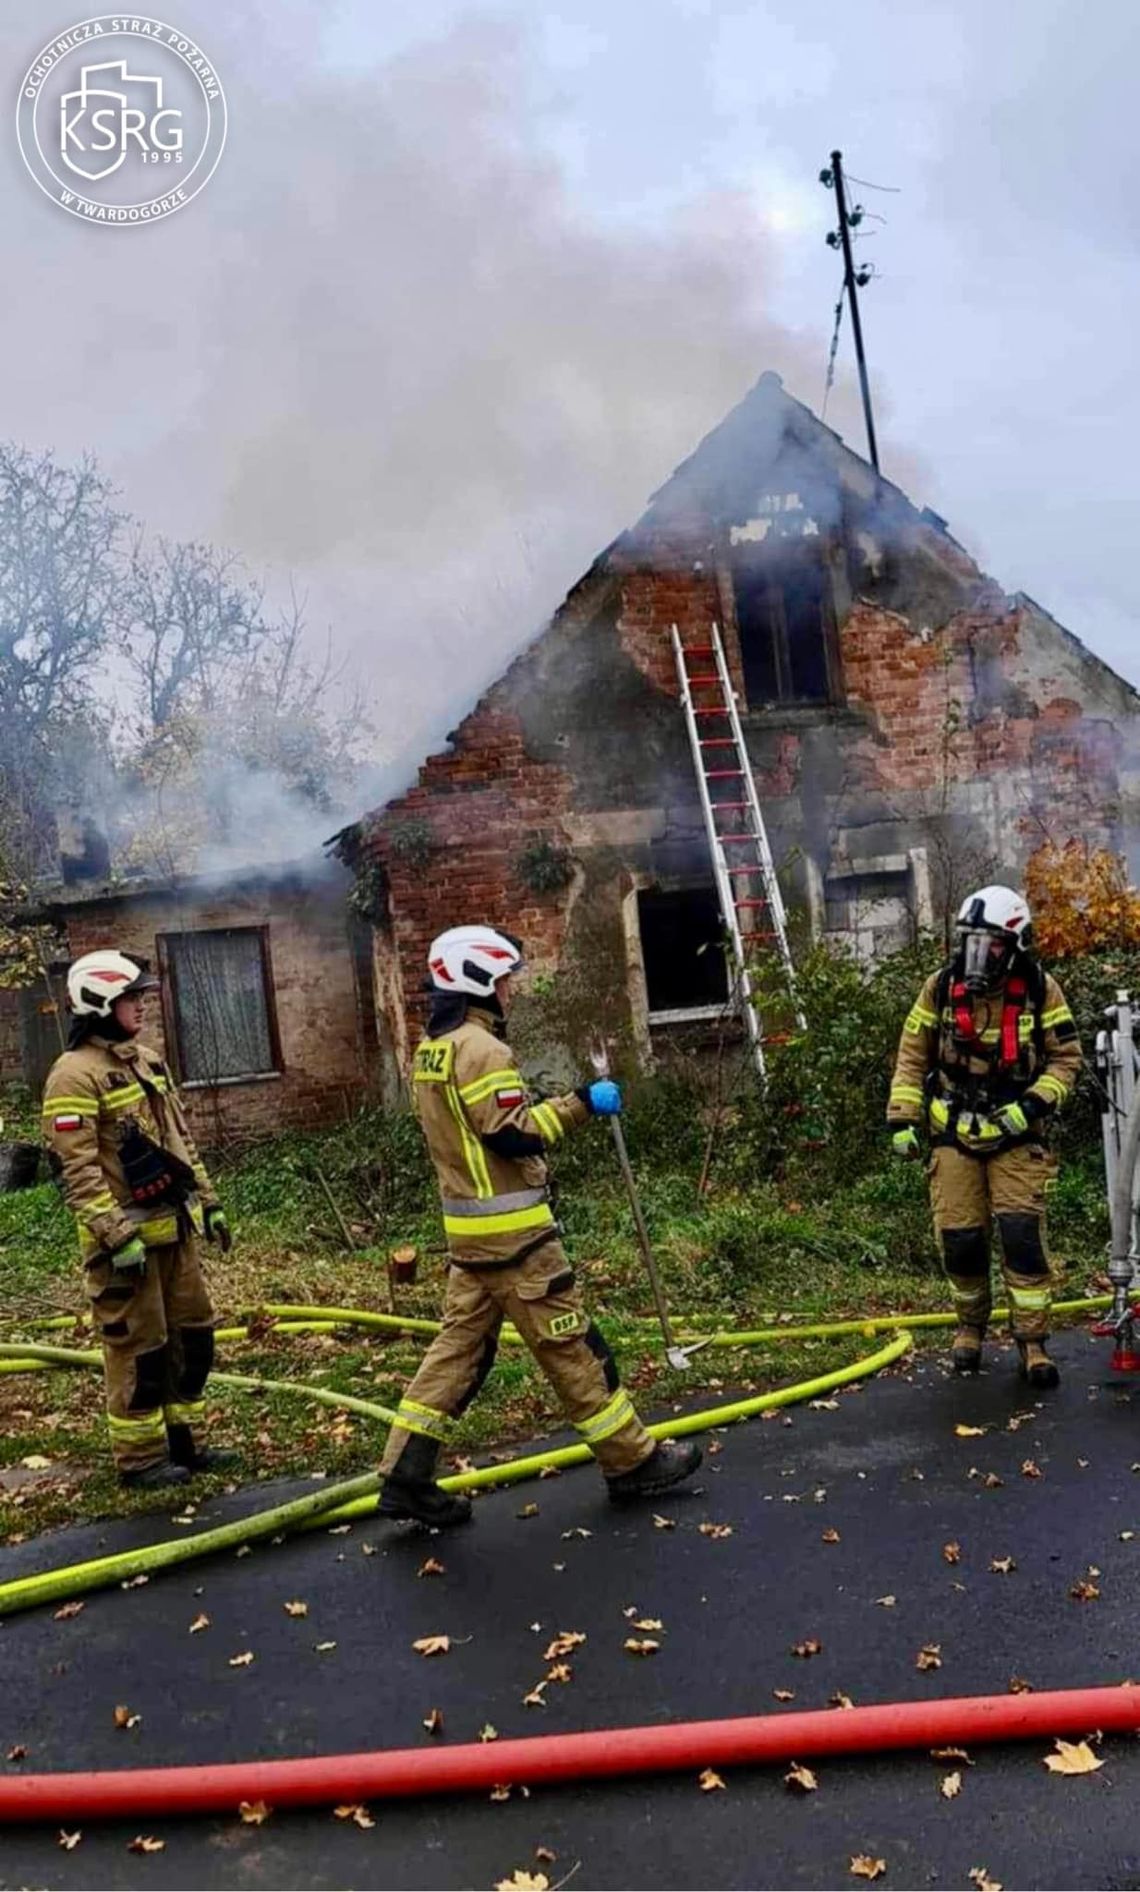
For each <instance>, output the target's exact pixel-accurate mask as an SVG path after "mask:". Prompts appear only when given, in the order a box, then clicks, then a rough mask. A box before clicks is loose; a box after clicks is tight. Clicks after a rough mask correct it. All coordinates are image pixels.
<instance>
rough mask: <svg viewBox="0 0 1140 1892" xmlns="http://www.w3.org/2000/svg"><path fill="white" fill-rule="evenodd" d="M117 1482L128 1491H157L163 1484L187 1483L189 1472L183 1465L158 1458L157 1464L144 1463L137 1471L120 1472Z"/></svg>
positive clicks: (188, 1481)
mask: <svg viewBox="0 0 1140 1892" xmlns="http://www.w3.org/2000/svg"><path fill="white" fill-rule="evenodd" d="M119 1483H120V1484H121V1485H125V1486H126V1487H127V1489H128V1491H159V1490H161V1489H162V1487H163V1486H164V1485H188V1484H189V1483H190V1474H189V1472H188V1471H187V1470H186V1467H185V1465H174V1464H172V1463H171V1461H170V1459H168V1458H160V1459H159V1461H158V1463H157V1465H144V1466H143V1467H142V1469H141V1470H140V1471H137V1472H120V1473H119Z"/></svg>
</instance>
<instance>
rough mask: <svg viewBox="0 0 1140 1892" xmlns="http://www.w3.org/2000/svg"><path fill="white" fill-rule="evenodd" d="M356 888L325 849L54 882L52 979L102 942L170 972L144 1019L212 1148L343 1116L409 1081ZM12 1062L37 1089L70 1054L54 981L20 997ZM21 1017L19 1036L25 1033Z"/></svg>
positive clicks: (47, 910) (43, 898)
mask: <svg viewBox="0 0 1140 1892" xmlns="http://www.w3.org/2000/svg"><path fill="white" fill-rule="evenodd" d="M350 889H351V882H350V880H349V877H348V875H347V874H346V872H345V871H344V869H343V868H342V867H341V866H340V865H339V864H338V863H336V862H334V861H329V860H327V859H325V858H324V857H323V856H318V857H317V859H316V860H308V861H303V862H297V863H293V864H290V865H289V866H280V867H268V868H244V869H242V870H241V871H240V872H238V871H231V872H228V873H226V874H224V875H212V876H210V877H209V878H208V879H207V878H205V877H202V878H195V877H193V876H188V877H185V878H182V877H180V878H179V879H178V880H177V881H173V882H172V881H169V880H144V879H137V880H133V879H127V880H120V881H117V882H114V881H113V882H103V883H100V882H93V881H88V880H82V879H81V880H78V881H76V882H75V884H73V885H63V886H60V887H59V888H56V889H52V890H47V889H42V890H40V892H39V894H38V896H37V904H36V909H35V917H36V918H37V919H38V920H40V921H41V922H46V923H48V924H50V925H51V926H52V927H53V928H54V929H55V932H56V935H57V938H58V941H59V957H58V959H57V960H56V962H55V964H54V966H53V968H52V983H53V986H54V987H55V988H56V991H57V995H58V998H59V1000H60V1001H61V1002H62V997H63V994H62V976H61V975H62V973H63V971H64V969H65V968H66V965H67V963H68V962H69V961H70V960H71V959H73V958H76V957H78V955H79V954H80V953H85V952H90V951H91V950H92V949H93V948H95V947H97V946H112V945H113V946H116V947H119V948H121V949H122V950H123V951H125V952H128V953H137V954H141V955H143V956H144V957H145V958H147V959H148V960H149V961H150V963H151V965H152V966H153V967H155V969H156V970H158V971H159V972H160V973H161V974H162V975H163V988H162V993H161V998H160V1000H157V1001H155V1002H154V1004H153V1013H152V1017H151V1018H150V1020H149V1021H148V1024H147V1026H146V1028H145V1032H146V1035H147V1037H148V1039H149V1041H150V1042H151V1043H154V1044H156V1045H157V1046H158V1047H159V1048H160V1049H161V1050H162V1051H163V1052H164V1055H165V1056H166V1058H167V1059H168V1061H169V1063H170V1065H171V1067H172V1069H173V1071H174V1073H175V1075H176V1077H177V1079H178V1082H179V1084H180V1086H181V1088H182V1091H183V1094H184V1096H185V1099H186V1103H187V1106H188V1108H189V1112H190V1116H191V1120H192V1122H193V1124H194V1128H195V1131H196V1133H199V1134H200V1135H201V1138H202V1140H203V1141H204V1142H205V1143H206V1144H207V1145H209V1146H211V1147H215V1148H216V1147H218V1146H219V1145H221V1144H222V1143H229V1142H232V1141H234V1140H235V1139H236V1140H244V1139H246V1138H249V1139H253V1138H257V1137H262V1136H272V1135H274V1134H275V1133H276V1132H278V1131H280V1130H284V1129H294V1128H297V1129H305V1128H309V1127H312V1126H315V1125H318V1124H322V1123H329V1122H335V1121H336V1120H337V1119H338V1118H340V1117H343V1116H345V1115H346V1114H348V1113H350V1112H351V1111H353V1110H354V1109H355V1108H356V1107H357V1106H358V1105H359V1104H360V1102H361V1101H362V1099H363V1098H364V1096H365V1095H369V1096H372V1097H375V1096H376V1095H378V1094H379V1095H383V1094H384V1087H385V1083H386V1082H387V1083H388V1084H389V1085H390V1086H391V1085H394V1084H395V1083H396V1082H397V1081H398V1080H397V1078H396V1073H395V1069H394V1066H393V1065H392V1061H391V1058H390V1057H389V1058H388V1059H387V1060H386V1059H385V1057H384V1055H383V1051H382V1046H381V1043H380V1037H379V1034H378V1030H377V1020H376V1014H375V1008H374V1006H373V1002H372V968H371V945H370V936H369V928H368V926H367V924H366V923H364V922H363V921H361V920H359V919H358V918H357V917H356V915H355V913H354V911H353V909H352V908H351V907H350V906H349V905H347V904H346V894H347V893H348V892H349V891H350ZM5 997H6V999H7V1005H6V1007H5V1008H3V1011H4V1014H5V1016H6V1018H7V1029H6V1031H5V1032H4V1033H3V1035H2V1037H0V1043H2V1045H3V1047H4V1049H5V1055H6V1058H7V1059H11V1060H12V1061H13V1062H14V1060H15V1058H16V1056H17V1055H18V1058H19V1068H18V1071H17V1070H13V1069H12V1068H11V1067H10V1066H9V1067H8V1068H6V1069H4V1070H3V1071H2V1072H0V1075H3V1076H8V1077H11V1076H16V1075H19V1076H21V1077H22V1078H23V1079H24V1081H26V1082H27V1083H29V1084H30V1085H31V1087H32V1088H33V1090H38V1089H39V1088H40V1086H42V1083H43V1078H44V1076H45V1075H46V1072H47V1069H48V1067H49V1066H50V1064H51V1062H52V1060H53V1059H54V1058H55V1057H56V1056H57V1055H58V1053H59V1048H60V1037H59V1032H60V1026H59V1023H58V1022H57V1019H58V1017H59V1014H57V1013H56V1011H55V1009H54V1008H53V1006H52V1004H51V1001H50V999H49V998H48V996H47V994H46V992H45V990H44V989H43V987H42V986H33V987H29V988H26V989H25V990H24V991H23V992H20V993H17V994H10V995H5ZM13 1013H14V1014H15V1015H16V1019H17V1021H18V1030H14V1028H13V1019H12V1015H13Z"/></svg>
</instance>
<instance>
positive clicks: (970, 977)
mask: <svg viewBox="0 0 1140 1892" xmlns="http://www.w3.org/2000/svg"><path fill="white" fill-rule="evenodd" d="M1013 947H1014V942H1013V940H1012V939H1011V938H1009V936H1008V935H1007V934H1001V933H991V932H989V931H987V929H986V928H985V927H966V928H963V931H962V977H963V979H964V980H965V982H966V984H967V986H968V987H969V988H970V990H971V991H973V992H985V991H988V990H989V989H990V987H992V986H995V985H998V984H1000V982H1001V980H1002V978H1003V977H1004V975H1005V971H1006V968H1007V966H1008V965H1009V962H1010V959H1011V958H1012V957H1013Z"/></svg>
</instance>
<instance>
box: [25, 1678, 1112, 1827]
mask: <svg viewBox="0 0 1140 1892" xmlns="http://www.w3.org/2000/svg"><path fill="white" fill-rule="evenodd" d="M1138 1728H1140V1685H1137V1684H1134V1683H1126V1684H1125V1685H1124V1686H1123V1687H1120V1688H1076V1689H1061V1690H1056V1691H1054V1692H1052V1693H1049V1694H1041V1695H1032V1694H1028V1695H963V1696H959V1697H957V1698H950V1699H946V1700H940V1701H912V1702H879V1703H876V1704H874V1705H873V1706H871V1707H868V1708H850V1709H835V1708H824V1709H813V1710H809V1711H807V1712H804V1713H796V1714H788V1715H744V1716H740V1717H739V1718H737V1719H735V1720H732V1721H689V1722H680V1723H675V1722H670V1723H666V1724H665V1725H664V1726H661V1727H648V1728H593V1729H590V1730H589V1731H588V1732H586V1733H584V1734H548V1735H539V1736H537V1737H535V1738H531V1739H527V1740H520V1741H496V1742H494V1743H491V1744H486V1743H483V1742H477V1743H473V1744H466V1745H464V1746H462V1747H452V1748H447V1747H430V1748H395V1749H392V1750H390V1751H388V1752H383V1751H382V1752H380V1753H374V1754H323V1755H313V1756H310V1757H308V1758H306V1759H301V1760H291V1761H238V1762H233V1763H228V1764H223V1765H221V1766H207V1767H144V1768H137V1769H136V1768H130V1769H126V1768H124V1769H117V1768H116V1769H115V1770H114V1771H112V1772H110V1773H105V1774H37V1775H28V1776H25V1777H23V1778H20V1777H17V1776H11V1777H8V1778H6V1779H3V1780H0V1822H2V1821H5V1820H9V1821H10V1820H45V1821H47V1820H52V1821H55V1820H62V1821H72V1822H73V1821H76V1820H81V1819H84V1820H92V1819H115V1818H126V1817H129V1818H130V1819H132V1820H137V1819H140V1818H141V1817H143V1816H144V1815H145V1816H147V1817H153V1816H157V1815H162V1814H167V1815H177V1814H183V1815H184V1814H190V1813H233V1812H236V1810H237V1808H238V1806H239V1804H240V1802H241V1801H243V1800H265V1801H267V1802H268V1804H269V1805H270V1806H271V1807H290V1806H292V1807H302V1806H319V1805H327V1804H329V1803H331V1802H339V1801H357V1800H378V1799H395V1798H398V1797H401V1796H408V1795H416V1794H428V1793H458V1792H464V1791H468V1790H472V1789H477V1788H489V1787H494V1786H497V1785H498V1784H499V1783H500V1782H503V1783H510V1784H513V1785H521V1784H524V1783H525V1784H527V1785H529V1786H537V1785H539V1784H543V1783H550V1782H556V1781H566V1780H586V1779H589V1778H593V1779H599V1778H603V1777H607V1776H613V1775H617V1774H648V1773H657V1772H664V1771H668V1770H671V1769H679V1768H702V1767H712V1766H716V1767H732V1766H741V1765H756V1764H758V1763H763V1762H768V1763H773V1762H781V1763H782V1762H787V1761H790V1760H793V1759H795V1760H802V1759H807V1758H809V1757H812V1756H819V1755H829V1754H831V1755H842V1754H868V1753H875V1752H878V1751H880V1750H883V1749H887V1748H906V1747H942V1746H948V1745H951V1744H953V1745H956V1746H962V1745H964V1744H965V1743H966V1742H970V1743H977V1742H979V1741H1018V1740H1025V1739H1027V1738H1028V1737H1031V1736H1046V1737H1048V1736H1053V1735H1057V1734H1087V1733H1089V1732H1090V1731H1091V1730H1093V1729H1099V1730H1101V1731H1102V1732H1103V1733H1121V1732H1129V1733H1131V1732H1134V1731H1135V1730H1136V1729H1138Z"/></svg>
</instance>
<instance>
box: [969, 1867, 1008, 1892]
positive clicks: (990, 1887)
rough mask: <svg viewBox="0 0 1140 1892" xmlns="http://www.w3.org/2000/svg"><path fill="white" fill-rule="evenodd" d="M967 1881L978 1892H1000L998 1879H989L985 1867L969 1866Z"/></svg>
mask: <svg viewBox="0 0 1140 1892" xmlns="http://www.w3.org/2000/svg"><path fill="white" fill-rule="evenodd" d="M966 1877H967V1879H969V1880H971V1881H972V1882H973V1884H974V1885H976V1886H977V1888H978V1892H1002V1885H1001V1880H1000V1879H991V1878H990V1875H989V1872H988V1870H987V1869H986V1867H985V1866H971V1867H970V1870H969V1872H968V1873H967V1874H966Z"/></svg>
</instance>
